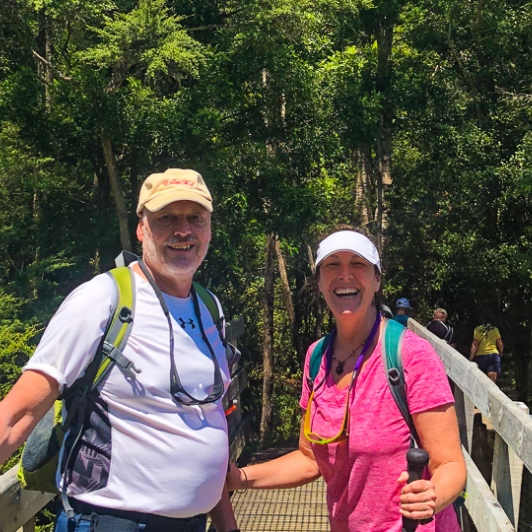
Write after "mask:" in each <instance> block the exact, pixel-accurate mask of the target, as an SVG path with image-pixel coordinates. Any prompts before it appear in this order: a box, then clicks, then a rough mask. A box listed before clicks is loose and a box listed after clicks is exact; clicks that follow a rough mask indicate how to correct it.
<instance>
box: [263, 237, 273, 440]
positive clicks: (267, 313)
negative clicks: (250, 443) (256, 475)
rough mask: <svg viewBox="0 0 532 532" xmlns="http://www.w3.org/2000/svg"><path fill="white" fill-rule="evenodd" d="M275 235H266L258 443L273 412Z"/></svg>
mask: <svg viewBox="0 0 532 532" xmlns="http://www.w3.org/2000/svg"><path fill="white" fill-rule="evenodd" d="M274 264H275V235H274V234H273V233H271V234H269V235H268V243H267V248H266V268H265V272H264V341H263V344H262V361H263V362H262V365H263V369H262V415H261V419H260V443H261V445H264V444H265V442H266V441H267V440H268V438H269V436H270V433H271V428H272V414H273V330H274V328H273V304H274V285H275V271H274Z"/></svg>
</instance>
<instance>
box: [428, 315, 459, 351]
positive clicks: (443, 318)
mask: <svg viewBox="0 0 532 532" xmlns="http://www.w3.org/2000/svg"><path fill="white" fill-rule="evenodd" d="M446 322H447V311H446V310H445V309H444V308H441V307H440V308H437V309H434V313H433V316H432V320H431V321H430V322H429V323H427V330H429V331H430V332H431V333H432V334H435V335H436V336H437V337H438V338H441V339H442V340H445V341H446V342H447V343H448V344H450V345H454V344H453V334H454V329H453V328H452V327H451V326H450V325H449V324H448V323H446Z"/></svg>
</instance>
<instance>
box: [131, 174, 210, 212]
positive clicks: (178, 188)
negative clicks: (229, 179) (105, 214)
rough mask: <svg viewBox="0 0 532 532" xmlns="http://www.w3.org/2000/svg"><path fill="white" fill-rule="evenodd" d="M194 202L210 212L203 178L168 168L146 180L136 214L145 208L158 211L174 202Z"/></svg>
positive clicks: (208, 195)
mask: <svg viewBox="0 0 532 532" xmlns="http://www.w3.org/2000/svg"><path fill="white" fill-rule="evenodd" d="M183 200H189V201H195V202H196V203H199V204H200V205H203V207H205V208H206V209H207V210H208V211H209V212H212V197H211V193H210V192H209V189H208V188H207V185H206V184H205V181H204V180H203V177H201V175H200V174H199V173H198V172H196V171H195V170H190V169H182V168H168V170H166V171H165V172H162V173H158V174H151V175H150V176H148V177H147V178H146V180H145V181H144V183H142V187H141V189H140V194H139V203H138V205H137V214H140V213H141V212H142V209H144V208H146V209H148V210H149V211H151V212H155V211H158V210H160V209H162V208H163V207H166V205H169V204H170V203H173V202H174V201H183Z"/></svg>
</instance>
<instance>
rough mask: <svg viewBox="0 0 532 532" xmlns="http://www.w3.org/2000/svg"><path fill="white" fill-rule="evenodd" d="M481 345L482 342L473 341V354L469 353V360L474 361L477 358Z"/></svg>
mask: <svg viewBox="0 0 532 532" xmlns="http://www.w3.org/2000/svg"><path fill="white" fill-rule="evenodd" d="M479 343H480V340H473V343H472V344H471V352H470V353H469V360H473V359H474V358H475V355H476V354H477V349H478V344H479Z"/></svg>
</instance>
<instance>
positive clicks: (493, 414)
mask: <svg viewBox="0 0 532 532" xmlns="http://www.w3.org/2000/svg"><path fill="white" fill-rule="evenodd" d="M408 328H409V329H411V330H412V331H414V332H415V333H416V334H418V335H419V336H421V337H423V338H425V339H426V340H428V341H429V342H430V343H431V344H432V346H433V347H434V349H435V350H436V353H438V355H439V357H440V358H441V360H442V362H443V365H444V366H445V370H446V372H447V375H448V376H449V377H450V378H451V379H452V381H453V382H454V383H455V399H456V410H457V416H458V422H459V425H460V436H461V438H462V444H463V446H464V455H465V457H466V462H467V470H468V476H467V490H468V492H469V496H468V498H467V499H466V504H465V506H466V508H467V511H468V513H469V515H470V517H471V519H472V521H473V523H474V524H475V526H476V528H477V530H478V531H480V532H485V531H486V532H492V531H493V532H515V530H517V528H518V523H519V506H520V498H521V483H522V474H523V465H524V466H526V467H527V468H528V470H529V471H531V472H532V417H530V416H529V415H528V408H527V406H526V405H524V404H523V403H519V402H515V401H512V400H511V399H510V398H509V397H507V396H506V395H505V394H504V393H503V392H502V391H501V390H500V389H499V387H498V386H497V385H496V384H495V383H494V382H493V381H492V380H491V379H490V378H489V377H487V375H485V374H484V373H483V372H482V371H481V370H480V369H478V366H477V365H476V364H475V363H473V362H470V361H469V360H468V359H467V358H466V357H464V356H463V355H462V354H460V353H458V351H456V350H455V349H453V348H452V347H451V346H449V345H448V344H447V342H445V341H444V340H441V339H440V338H438V337H437V336H435V335H434V334H432V333H431V332H430V331H428V330H427V329H426V328H425V327H423V326H422V325H420V324H419V323H418V322H416V321H415V320H413V319H412V318H409V319H408ZM475 408H476V409H477V410H478V411H479V412H480V413H482V415H483V416H484V418H485V420H486V422H487V423H488V424H490V425H491V426H492V427H493V429H494V431H495V433H496V434H495V451H494V455H493V467H492V478H491V483H490V484H488V483H487V482H486V481H485V480H484V477H483V476H482V474H481V473H480V471H479V469H478V467H477V465H476V464H475V463H474V462H473V460H472V459H471V457H470V456H469V454H470V453H471V450H472V435H473V417H474V415H475Z"/></svg>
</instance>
